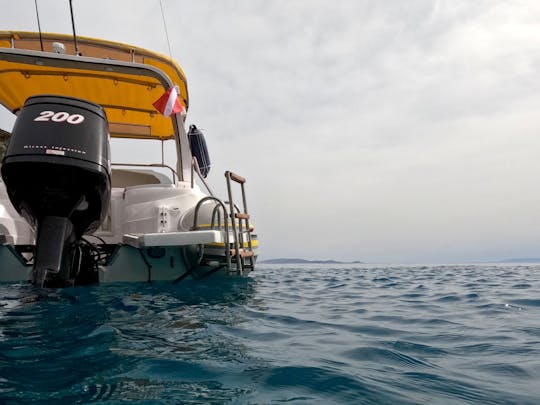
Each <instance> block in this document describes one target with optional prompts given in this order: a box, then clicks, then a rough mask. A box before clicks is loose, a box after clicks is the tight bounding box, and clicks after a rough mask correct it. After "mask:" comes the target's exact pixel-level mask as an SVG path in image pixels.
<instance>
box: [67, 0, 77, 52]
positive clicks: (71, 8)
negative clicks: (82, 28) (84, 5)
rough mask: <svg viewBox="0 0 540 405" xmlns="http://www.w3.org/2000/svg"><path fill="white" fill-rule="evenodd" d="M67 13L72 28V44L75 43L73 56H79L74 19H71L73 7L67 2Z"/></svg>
mask: <svg viewBox="0 0 540 405" xmlns="http://www.w3.org/2000/svg"><path fill="white" fill-rule="evenodd" d="M69 11H70V12H71V26H72V27H73V42H74V43H75V55H77V56H79V48H78V46H77V34H76V33H75V19H74V18H73V5H72V4H71V0H69Z"/></svg>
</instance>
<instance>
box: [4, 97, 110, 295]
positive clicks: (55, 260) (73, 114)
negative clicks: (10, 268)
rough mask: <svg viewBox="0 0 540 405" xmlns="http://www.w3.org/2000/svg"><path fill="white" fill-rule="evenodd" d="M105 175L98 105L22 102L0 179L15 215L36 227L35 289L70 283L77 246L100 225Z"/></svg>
mask: <svg viewBox="0 0 540 405" xmlns="http://www.w3.org/2000/svg"><path fill="white" fill-rule="evenodd" d="M110 176H111V174H110V148H109V133H108V124H107V117H106V115H105V112H104V111H103V109H102V108H101V106H99V105H97V104H93V103H90V102H88V101H85V100H81V99H76V98H70V97H61V96H49V95H45V96H34V97H30V98H29V99H28V100H26V103H25V105H24V107H23V108H22V109H21V111H20V115H19V116H18V118H17V120H16V122H15V126H14V128H13V132H12V136H11V140H10V143H9V146H8V149H7V151H6V155H5V157H4V160H3V164H2V177H3V179H4V183H5V184H6V188H7V192H8V195H9V198H10V200H11V202H12V204H13V206H14V207H15V209H16V210H17V211H18V212H19V213H20V214H21V215H22V216H23V217H25V218H26V219H27V221H29V223H30V224H31V225H33V226H34V227H36V228H37V229H36V230H37V239H36V254H35V258H34V272H33V282H34V283H35V284H39V285H48V286H64V285H69V284H70V283H72V282H73V279H74V278H75V275H74V274H73V273H74V271H75V272H77V271H78V269H74V266H75V264H74V263H73V262H74V261H75V260H74V257H75V245H76V242H77V241H78V240H80V238H81V237H82V235H83V234H85V233H90V232H92V231H94V230H96V229H97V228H98V227H99V225H100V224H101V222H102V221H103V219H104V218H105V215H106V213H107V209H108V206H109V201H110V189H111V178H110ZM79 261H80V260H79ZM79 265H80V263H79Z"/></svg>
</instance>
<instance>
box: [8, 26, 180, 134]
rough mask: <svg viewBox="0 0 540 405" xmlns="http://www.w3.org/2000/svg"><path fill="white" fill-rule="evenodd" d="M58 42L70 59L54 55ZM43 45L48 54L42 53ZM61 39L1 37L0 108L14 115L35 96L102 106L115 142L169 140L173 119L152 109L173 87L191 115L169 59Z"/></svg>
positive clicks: (87, 41) (23, 34)
mask: <svg viewBox="0 0 540 405" xmlns="http://www.w3.org/2000/svg"><path fill="white" fill-rule="evenodd" d="M53 42H60V43H62V44H63V45H64V46H65V48H66V54H65V55H62V54H57V53H54V52H53ZM41 43H43V49H44V51H41ZM77 48H78V50H79V56H77V55H75V46H74V41H73V37H72V36H69V35H63V34H42V41H40V38H39V34H38V33H29V32H13V31H0V103H1V104H2V105H4V106H5V107H6V108H7V109H8V110H10V111H12V112H14V113H16V112H17V110H19V109H20V108H22V106H23V105H24V102H25V100H26V99H27V98H28V97H30V96H33V95H37V94H55V95H63V96H70V97H78V98H82V99H85V100H88V101H92V102H94V103H97V104H100V105H101V106H102V107H103V108H104V109H105V111H106V113H107V118H108V120H109V130H110V133H111V136H113V137H127V138H146V139H171V138H173V137H174V133H175V126H174V122H173V119H171V118H170V117H169V118H165V117H164V116H163V115H161V114H160V113H159V112H157V111H156V110H155V109H154V107H153V105H152V104H153V103H154V102H155V101H156V100H157V99H158V98H159V97H160V96H161V95H162V94H163V93H164V92H165V91H166V90H167V89H168V87H169V86H171V85H176V86H178V88H179V97H180V101H181V103H182V104H183V106H184V108H185V109H186V111H187V109H188V105H189V99H188V92H187V82H186V78H185V75H184V72H183V71H182V69H181V68H180V66H178V64H176V63H175V62H174V61H173V60H171V59H170V58H168V57H166V56H163V55H160V54H157V53H154V52H150V51H147V50H144V49H141V48H137V47H134V46H129V45H124V44H120V43H115V42H109V41H103V40H99V39H92V38H85V37H77Z"/></svg>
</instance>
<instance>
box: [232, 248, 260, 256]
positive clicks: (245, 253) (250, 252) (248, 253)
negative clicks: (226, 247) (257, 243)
mask: <svg viewBox="0 0 540 405" xmlns="http://www.w3.org/2000/svg"><path fill="white" fill-rule="evenodd" d="M238 255H239V256H240V257H252V256H254V255H255V253H254V252H253V250H244V249H241V250H240V251H239V252H238ZM231 256H236V249H231Z"/></svg>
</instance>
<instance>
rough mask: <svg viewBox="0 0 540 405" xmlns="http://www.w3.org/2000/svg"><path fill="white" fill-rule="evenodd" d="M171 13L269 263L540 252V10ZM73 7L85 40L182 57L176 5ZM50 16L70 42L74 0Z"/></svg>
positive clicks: (285, 7)
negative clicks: (243, 185) (242, 184)
mask: <svg viewBox="0 0 540 405" xmlns="http://www.w3.org/2000/svg"><path fill="white" fill-rule="evenodd" d="M0 1H1V2H2V3H3V4H4V7H2V13H1V14H0V29H13V30H32V31H35V30H37V23H36V18H35V9H34V1H33V0H19V1H17V2H14V1H8V0H0ZM162 1H163V6H164V9H165V12H166V22H167V28H168V32H169V37H170V42H171V48H172V56H173V57H174V58H175V59H176V60H177V61H178V62H179V63H180V64H181V65H182V67H183V68H184V71H185V73H186V75H187V78H188V86H189V91H190V111H189V113H188V124H190V123H195V124H197V125H198V126H199V127H200V128H203V129H204V130H205V134H206V137H207V142H208V144H209V148H210V152H211V154H212V160H213V162H212V163H213V168H212V172H211V174H210V181H211V182H212V183H213V184H219V185H220V186H219V187H216V188H217V189H219V190H224V188H223V187H222V186H221V184H222V183H224V177H223V172H224V171H225V170H228V169H230V170H233V171H235V172H238V173H239V174H241V175H243V176H245V177H247V179H248V183H247V191H248V198H249V200H248V203H249V208H250V211H251V213H252V215H253V218H254V222H255V225H256V228H257V231H258V234H259V237H260V240H261V256H262V258H275V257H305V258H313V259H341V260H363V261H368V262H460V261H481V260H497V259H504V258H511V257H540V182H539V180H538V179H539V175H540V159H539V155H540V113H539V109H540V80H539V78H540V75H539V73H540V72H539V71H540V2H537V1H525V0H513V1H512V0H507V1H497V0H485V1H484V0H474V1H472V0H470V1H462V0H446V1H437V0H408V1H402V0H395V1H375V0H370V1H361V0H344V1H339V0H333V1H320V0H309V1H308V0H304V1H300V0H281V1H280V0H272V1H271V0H244V1H234V0H222V1H221V0H220V1H216V0H197V1H192V0H190V1H177V0H162ZM8 3H9V7H8V6H6V5H7V4H8ZM73 5H74V9H75V18H76V23H77V33H78V34H79V35H86V36H92V37H101V38H105V39H109V40H113V41H118V42H126V43H130V44H133V45H137V46H141V47H146V48H150V49H152V50H155V51H158V52H162V53H165V54H168V53H169V51H168V47H167V41H166V39H165V34H164V28H163V22H162V17H161V13H160V5H159V0H138V1H133V0H129V1H128V0H126V1H117V0H115V1H111V0H107V1H103V0H73ZM38 6H39V12H40V16H41V27H42V30H43V31H47V32H61V33H70V32H71V20H70V17H69V6H68V1H67V0H38ZM12 123H13V120H12V118H11V117H10V115H9V114H7V113H5V112H4V111H2V112H1V113H0V127H1V128H4V129H8V130H9V129H11V125H12ZM125 150H127V151H129V153H130V154H133V155H137V154H140V153H141V151H140V150H139V151H138V150H136V149H132V148H127V149H125ZM113 160H117V161H118V160H120V159H115V156H113Z"/></svg>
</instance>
